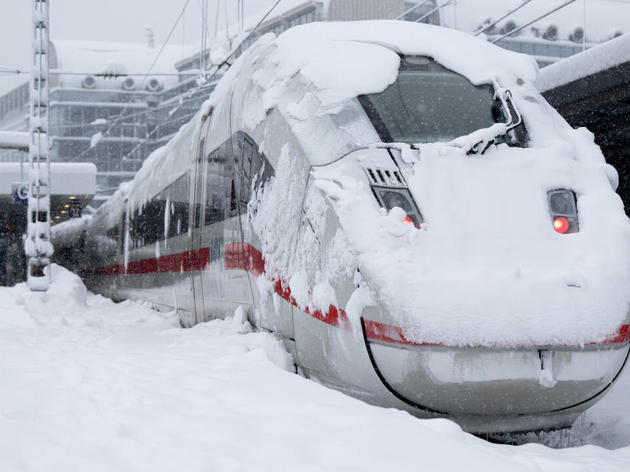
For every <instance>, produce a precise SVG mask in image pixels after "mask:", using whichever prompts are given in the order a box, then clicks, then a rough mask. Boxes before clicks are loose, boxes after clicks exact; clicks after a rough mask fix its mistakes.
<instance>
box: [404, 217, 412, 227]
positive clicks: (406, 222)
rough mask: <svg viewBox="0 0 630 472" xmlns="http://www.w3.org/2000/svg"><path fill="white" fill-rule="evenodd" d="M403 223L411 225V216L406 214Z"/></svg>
mask: <svg viewBox="0 0 630 472" xmlns="http://www.w3.org/2000/svg"><path fill="white" fill-rule="evenodd" d="M403 223H405V224H406V225H412V224H413V220H412V219H411V218H409V217H408V216H405V219H404V220H403Z"/></svg>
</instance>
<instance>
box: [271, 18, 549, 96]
mask: <svg viewBox="0 0 630 472" xmlns="http://www.w3.org/2000/svg"><path fill="white" fill-rule="evenodd" d="M276 43H277V45H278V51H277V53H276V55H275V56H274V59H275V61H276V62H277V63H278V64H279V65H280V66H279V70H278V72H277V75H278V80H280V79H281V78H285V79H286V78H289V77H291V76H292V75H293V74H295V73H296V72H301V74H302V75H303V76H304V77H305V78H306V79H307V80H309V81H311V82H312V83H313V84H314V85H315V87H317V88H318V89H319V90H320V91H321V92H320V93H324V96H323V98H322V102H323V103H324V105H327V104H330V103H331V102H337V103H339V102H342V101H344V100H347V99H348V98H351V97H356V96H357V95H361V94H366V93H374V92H380V91H382V90H384V89H385V88H386V87H387V86H388V85H390V84H391V83H392V82H393V81H394V80H395V79H396V76H397V71H398V65H399V61H398V55H397V54H396V52H395V51H401V52H404V53H406V54H410V55H421V56H429V57H433V58H434V59H435V60H436V61H438V62H439V63H441V64H442V65H444V66H445V67H447V68H449V69H452V70H454V71H455V72H458V73H460V74H462V75H464V76H466V77H467V78H468V79H469V80H470V81H471V82H473V83H474V84H481V83H493V82H499V83H511V82H514V81H515V77H520V78H522V79H524V80H534V79H535V77H536V73H537V70H538V68H537V66H536V63H535V61H534V60H533V59H532V58H531V57H529V56H525V55H522V54H514V53H510V52H508V51H505V50H503V49H500V48H497V47H495V46H493V45H491V44H489V43H488V42H486V41H485V40H484V39H482V38H473V37H471V36H470V35H469V34H467V33H462V32H459V31H455V30H451V29H447V28H440V27H436V26H432V25H418V24H415V23H408V22H396V21H388V20H384V21H361V22H344V23H311V24H307V25H301V26H297V27H295V28H291V29H290V30H288V31H286V32H284V33H283V34H281V35H280V36H279V37H278V39H277V41H276ZM331 71H335V73H331ZM333 93H334V95H333V96H332V97H330V96H329V95H330V94H333Z"/></svg>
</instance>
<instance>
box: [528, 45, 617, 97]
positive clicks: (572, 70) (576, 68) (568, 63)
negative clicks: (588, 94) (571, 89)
mask: <svg viewBox="0 0 630 472" xmlns="http://www.w3.org/2000/svg"><path fill="white" fill-rule="evenodd" d="M629 61H630V33H627V34H624V35H623V36H620V37H618V38H615V39H613V40H612V41H609V42H606V43H604V44H600V45H599V46H596V47H594V48H592V49H588V50H586V51H584V52H582V53H580V54H576V55H575V56H571V57H568V58H567V59H564V60H562V61H559V62H556V63H555V64H552V65H550V66H548V67H545V68H543V69H542V70H541V72H540V76H539V77H538V80H537V81H536V85H537V86H538V89H539V90H540V91H541V92H545V91H547V90H551V89H553V88H556V87H559V86H561V85H565V84H568V83H570V82H573V81H574V80H578V79H581V78H583V77H587V76H589V75H592V74H595V73H597V72H600V71H603V70H605V69H609V68H611V67H615V66H618V65H619V64H623V63H624V62H629Z"/></svg>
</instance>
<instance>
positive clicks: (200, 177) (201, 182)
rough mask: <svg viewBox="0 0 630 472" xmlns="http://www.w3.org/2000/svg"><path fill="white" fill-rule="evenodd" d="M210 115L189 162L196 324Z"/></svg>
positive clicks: (201, 306) (201, 307) (205, 260)
mask: <svg viewBox="0 0 630 472" xmlns="http://www.w3.org/2000/svg"><path fill="white" fill-rule="evenodd" d="M210 121H211V120H210V116H207V117H206V118H205V120H204V121H203V123H202V124H201V129H200V133H199V141H198V143H197V152H196V153H195V163H194V165H193V175H192V178H191V192H190V194H191V204H190V213H189V221H190V246H189V250H188V261H189V265H190V276H191V289H192V296H193V302H194V312H195V319H196V322H197V323H201V322H203V321H206V320H207V316H206V306H205V298H206V297H205V294H204V281H203V277H204V269H205V268H206V266H207V265H208V264H209V257H207V255H206V253H207V248H205V247H204V242H203V227H204V222H203V215H204V211H205V210H204V206H205V201H206V191H207V185H206V167H207V160H206V158H205V155H206V152H205V148H206V136H207V134H208V127H209V123H210Z"/></svg>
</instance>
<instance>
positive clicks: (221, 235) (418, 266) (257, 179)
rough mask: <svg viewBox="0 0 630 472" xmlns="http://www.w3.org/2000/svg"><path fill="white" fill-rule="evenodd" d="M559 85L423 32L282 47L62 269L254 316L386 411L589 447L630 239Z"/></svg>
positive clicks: (273, 41)
mask: <svg viewBox="0 0 630 472" xmlns="http://www.w3.org/2000/svg"><path fill="white" fill-rule="evenodd" d="M537 71H538V69H537V66H536V64H535V62H534V61H533V60H532V59H531V58H529V57H527V56H523V55H520V54H515V53H512V52H508V51H505V50H503V49H500V48H498V47H495V46H493V45H492V44H489V43H488V42H486V41H485V40H483V39H478V38H473V37H471V36H469V35H467V34H464V33H461V32H457V31H454V30H447V29H442V28H439V27H434V26H428V25H419V24H413V23H406V22H396V21H372V22H356V23H314V24H309V25H302V26H298V27H295V28H293V29H290V30H288V31H287V32H285V33H283V34H282V35H280V36H279V37H277V38H276V37H275V36H274V35H267V36H263V37H262V38H260V39H259V40H258V41H257V42H256V43H255V44H254V45H253V46H252V47H251V48H250V49H249V50H248V51H246V52H245V53H244V54H243V55H242V56H241V57H240V58H239V59H238V60H237V61H236V62H235V63H234V64H233V65H232V67H231V68H230V70H229V71H228V72H227V73H226V74H225V75H224V76H223V77H222V79H221V81H220V82H219V83H218V85H217V87H216V89H215V90H214V91H213V93H212V94H211V95H210V97H209V99H208V101H207V102H206V103H205V105H204V106H203V108H202V109H201V110H200V111H199V113H198V114H197V115H196V117H195V118H194V119H193V120H192V121H191V122H190V123H188V124H187V125H185V126H183V127H182V129H181V130H180V132H179V133H178V134H177V135H176V136H175V137H174V138H173V139H172V140H171V141H170V142H169V143H168V144H167V145H166V146H165V147H163V148H161V149H158V150H157V151H156V152H154V153H153V154H152V155H151V156H150V157H149V158H148V159H147V161H146V162H145V164H144V166H143V168H142V169H141V170H140V172H139V173H138V174H137V176H136V178H135V179H134V180H133V181H132V182H130V183H129V184H126V185H125V186H123V187H121V188H120V189H119V190H118V192H117V193H116V194H115V195H114V196H113V197H112V198H111V199H110V200H109V201H108V202H107V203H105V204H104V205H103V206H102V207H100V208H99V209H98V211H97V212H96V213H95V214H94V215H92V217H89V218H84V219H82V220H80V221H74V222H71V223H68V224H63V225H59V226H57V227H56V228H55V229H54V232H53V242H54V245H55V248H56V257H57V261H58V262H60V263H61V264H64V265H66V266H68V267H71V268H72V269H73V270H75V271H77V272H78V273H79V274H80V275H81V276H82V277H83V279H84V280H85V282H86V284H87V286H88V287H89V288H91V289H92V290H94V291H97V292H99V293H102V294H105V295H107V296H110V297H112V298H114V299H117V300H123V299H139V300H146V301H148V302H150V303H151V304H152V305H153V306H154V307H155V308H156V309H160V310H176V311H177V313H178V314H179V316H180V320H181V323H182V325H183V326H192V325H194V324H196V323H200V322H203V321H206V320H209V319H212V318H217V317H228V316H231V315H232V314H233V313H234V312H235V310H237V309H238V310H241V311H242V312H243V313H245V314H246V315H247V318H248V319H249V321H250V322H251V323H252V325H254V326H255V327H256V328H257V329H261V330H268V331H270V332H272V333H274V334H275V335H277V336H278V337H279V338H280V339H282V340H283V341H284V343H285V345H286V346H287V349H288V350H289V351H290V352H291V353H292V355H293V359H294V362H295V365H296V370H297V371H298V372H299V373H301V374H302V375H304V376H306V377H308V378H312V379H315V380H316V381H318V382H321V383H323V384H325V385H327V386H330V387H333V388H336V389H339V390H341V391H343V392H346V393H348V394H350V395H353V396H355V397H358V398H361V399H364V400H365V401H367V402H370V403H373V404H376V405H381V406H387V407H397V408H400V409H404V410H407V411H409V412H411V413H412V414H414V415H417V416H419V417H427V418H431V417H448V418H452V419H454V420H455V421H457V422H458V423H459V424H460V425H461V426H462V427H463V428H464V429H466V430H468V431H471V432H478V433H483V432H509V431H523V430H540V429H553V428H563V427H567V426H570V425H571V424H572V422H573V421H574V420H575V419H576V418H577V416H578V415H579V414H580V413H581V412H583V411H584V410H585V409H587V408H588V407H590V406H592V405H593V404H594V403H595V402H597V401H598V400H599V399H600V398H601V397H602V396H603V395H604V394H605V393H606V391H607V390H608V389H609V388H610V387H611V385H612V384H613V382H614V381H615V380H616V379H617V378H618V376H619V375H620V374H621V372H622V370H623V367H624V365H625V364H626V361H627V358H628V352H629V341H630V334H629V329H628V323H629V319H628V307H629V305H628V303H629V301H630V283H629V282H630V274H629V271H630V244H629V243H630V225H629V223H628V219H627V217H626V215H625V213H624V209H623V205H622V203H621V200H620V198H619V197H618V196H617V194H616V193H615V188H616V185H617V180H618V177H617V174H616V172H615V170H614V169H613V168H612V167H610V166H609V165H607V164H606V163H605V161H604V158H603V156H602V154H601V152H600V150H599V148H598V147H597V146H596V145H595V144H594V141H593V136H592V135H591V134H590V133H589V132H588V131H587V130H585V129H580V130H574V129H572V128H571V127H570V126H569V125H568V124H567V123H566V122H565V121H564V120H563V119H562V118H561V117H560V116H559V115H558V114H557V113H556V112H555V111H554V110H553V109H552V108H551V107H550V106H549V105H548V104H547V103H546V102H545V100H544V99H543V98H542V97H541V95H540V94H539V93H538V92H537V91H536V88H535V85H534V81H535V79H536V75H537ZM239 307H240V308H239ZM199 375H203V373H202V372H200V373H199Z"/></svg>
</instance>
